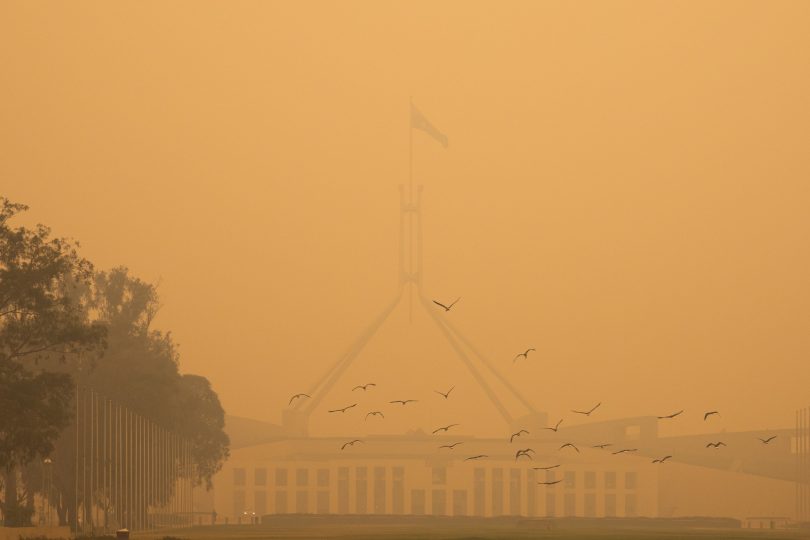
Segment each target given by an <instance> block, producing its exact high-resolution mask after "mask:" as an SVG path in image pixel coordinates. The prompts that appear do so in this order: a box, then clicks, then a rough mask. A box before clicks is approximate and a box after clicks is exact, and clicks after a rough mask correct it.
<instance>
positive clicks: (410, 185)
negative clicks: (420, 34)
mask: <svg viewBox="0 0 810 540" xmlns="http://www.w3.org/2000/svg"><path fill="white" fill-rule="evenodd" d="M408 101H409V103H410V110H409V111H408V114H409V115H410V118H409V120H408V210H409V212H408V291H409V294H408V322H409V323H413V281H412V280H413V97H412V96H409V97H408Z"/></svg>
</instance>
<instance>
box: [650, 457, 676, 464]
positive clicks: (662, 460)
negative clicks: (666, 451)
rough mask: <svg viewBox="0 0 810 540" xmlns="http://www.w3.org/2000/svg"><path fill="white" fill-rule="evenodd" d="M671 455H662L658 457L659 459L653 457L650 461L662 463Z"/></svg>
mask: <svg viewBox="0 0 810 540" xmlns="http://www.w3.org/2000/svg"><path fill="white" fill-rule="evenodd" d="M671 457H672V456H664V457H662V458H659V459H654V460H653V461H652V462H653V463H663V462H665V461H666V460H668V459H669V458H671Z"/></svg>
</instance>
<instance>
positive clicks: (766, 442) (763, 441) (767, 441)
mask: <svg viewBox="0 0 810 540" xmlns="http://www.w3.org/2000/svg"><path fill="white" fill-rule="evenodd" d="M775 438H776V435H773V436H772V437H768V438H767V439H759V437H757V439H759V440H760V441H762V444H768V443H769V442H771V441H772V440H774V439H775Z"/></svg>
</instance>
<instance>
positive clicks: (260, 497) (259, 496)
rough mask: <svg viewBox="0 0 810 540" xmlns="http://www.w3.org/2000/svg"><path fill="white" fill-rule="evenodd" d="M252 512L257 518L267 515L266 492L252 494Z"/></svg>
mask: <svg viewBox="0 0 810 540" xmlns="http://www.w3.org/2000/svg"><path fill="white" fill-rule="evenodd" d="M253 511H254V512H256V515H257V516H263V515H265V514H266V513H267V492H266V491H256V492H255V493H254V494H253Z"/></svg>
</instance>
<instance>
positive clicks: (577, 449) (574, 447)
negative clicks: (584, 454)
mask: <svg viewBox="0 0 810 540" xmlns="http://www.w3.org/2000/svg"><path fill="white" fill-rule="evenodd" d="M566 446H570V447H571V448H573V449H574V450H576V451H577V453H579V448H577V447H576V446H574V445H573V444H571V443H570V442H567V443H565V444H564V445H562V446H561V447H559V448H557V450H562V449H563V448H565V447H566Z"/></svg>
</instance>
